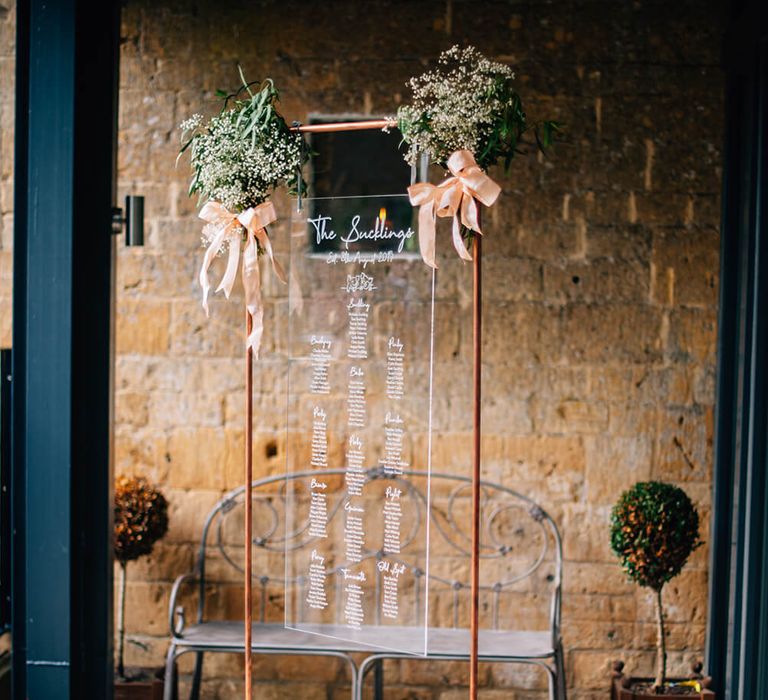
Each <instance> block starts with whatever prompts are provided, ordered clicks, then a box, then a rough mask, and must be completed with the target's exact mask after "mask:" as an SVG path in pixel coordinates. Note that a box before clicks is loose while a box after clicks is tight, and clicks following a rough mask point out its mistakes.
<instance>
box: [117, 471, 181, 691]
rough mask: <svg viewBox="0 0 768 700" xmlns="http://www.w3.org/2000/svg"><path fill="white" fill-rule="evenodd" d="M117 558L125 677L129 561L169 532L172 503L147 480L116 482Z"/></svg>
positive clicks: (120, 667) (120, 669) (119, 665)
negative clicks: (169, 505)
mask: <svg viewBox="0 0 768 700" xmlns="http://www.w3.org/2000/svg"><path fill="white" fill-rule="evenodd" d="M114 508H115V524H114V541H113V544H114V550H115V559H117V561H118V562H119V564H120V600H119V608H118V621H117V631H118V647H117V674H118V677H120V678H122V679H124V678H125V665H124V662H123V656H124V648H125V577H126V567H127V565H128V562H129V561H133V560H134V559H138V558H139V557H143V556H145V555H147V554H151V553H152V548H153V547H154V546H155V543H156V542H157V541H158V540H159V539H161V538H162V537H164V536H165V533H166V532H168V501H166V500H165V496H163V494H162V493H160V491H158V490H157V489H156V488H154V487H153V486H152V485H151V484H150V483H149V482H148V481H147V480H146V479H144V478H143V477H129V476H119V477H118V478H117V479H116V480H115V499H114Z"/></svg>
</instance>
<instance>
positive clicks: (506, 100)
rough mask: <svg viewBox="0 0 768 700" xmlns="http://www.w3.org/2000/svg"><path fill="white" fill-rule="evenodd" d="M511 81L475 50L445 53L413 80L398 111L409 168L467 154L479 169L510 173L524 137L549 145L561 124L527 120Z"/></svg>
mask: <svg viewBox="0 0 768 700" xmlns="http://www.w3.org/2000/svg"><path fill="white" fill-rule="evenodd" d="M514 78H515V74H514V73H513V72H512V69H511V68H510V67H509V66H506V65H504V64H502V63H495V62H493V61H490V60H488V59H487V58H485V56H483V55H482V54H481V53H480V52H479V51H478V50H477V49H476V48H474V47H473V46H468V47H466V48H463V49H462V48H459V47H458V46H454V47H453V48H451V49H448V50H447V51H444V52H443V53H442V54H441V55H440V58H439V59H438V67H437V68H436V69H434V70H431V71H428V72H426V73H424V74H422V75H420V76H417V77H415V78H411V80H410V81H409V82H408V86H409V87H410V88H411V90H412V91H413V102H412V103H411V104H409V105H404V106H402V107H400V109H399V110H398V113H397V117H398V126H399V128H400V131H401V132H402V135H403V140H404V141H405V142H406V143H407V144H408V150H407V152H406V155H405V159H406V161H408V162H409V163H410V164H412V165H413V164H415V163H416V160H417V158H418V155H419V154H420V153H427V154H429V157H430V159H431V160H432V161H433V162H437V163H439V164H441V165H445V162H446V161H447V160H448V158H449V156H450V155H451V154H452V153H453V152H455V151H458V150H461V149H466V150H468V151H471V152H472V154H473V155H474V156H475V160H476V161H477V164H478V165H479V166H480V167H481V168H482V169H483V170H487V169H488V168H489V167H490V166H491V165H494V164H496V163H497V162H499V160H503V162H504V165H505V167H506V168H508V167H509V165H510V162H511V161H512V158H513V157H514V155H515V153H518V152H519V148H520V146H521V144H522V143H523V135H524V134H525V133H526V132H529V131H533V134H534V137H535V140H536V143H537V145H538V147H539V148H541V149H542V150H543V149H544V148H546V147H547V146H548V145H550V143H551V142H552V139H553V137H554V135H555V133H556V132H557V131H559V130H560V125H559V124H558V123H557V122H554V121H544V122H541V123H533V124H532V123H529V122H528V121H527V119H526V116H525V112H524V111H523V105H522V101H521V99H520V96H519V95H518V94H517V92H516V91H515V89H514V88H513V81H514Z"/></svg>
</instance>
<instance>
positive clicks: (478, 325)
mask: <svg viewBox="0 0 768 700" xmlns="http://www.w3.org/2000/svg"><path fill="white" fill-rule="evenodd" d="M477 218H478V221H479V219H480V212H479V211H478V215H477ZM472 243H473V245H472V267H473V272H474V284H473V285H472V384H473V387H472V388H473V396H472V401H473V416H472V588H471V596H472V601H471V606H470V619H469V633H470V639H471V642H470V648H469V697H470V700H477V685H478V683H477V670H478V669H477V638H478V607H479V602H480V420H481V416H482V410H481V408H482V407H481V397H480V390H481V384H482V352H483V348H482V313H483V298H482V297H483V284H482V282H483V279H482V265H481V260H480V234H478V233H475V235H474V236H473V238H472Z"/></svg>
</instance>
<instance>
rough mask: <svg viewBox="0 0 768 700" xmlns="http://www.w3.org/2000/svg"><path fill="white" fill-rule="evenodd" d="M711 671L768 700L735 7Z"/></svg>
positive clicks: (762, 281) (747, 92)
mask: <svg viewBox="0 0 768 700" xmlns="http://www.w3.org/2000/svg"><path fill="white" fill-rule="evenodd" d="M724 64H725V69H726V96H725V98H726V99H725V105H726V115H725V116H726V120H725V154H724V168H723V215H722V226H721V232H722V240H721V256H720V309H719V320H718V377H717V398H716V402H715V403H716V434H715V465H714V490H713V519H712V537H711V540H712V542H711V560H710V594H709V617H708V633H707V665H708V671H709V673H710V674H711V675H712V676H713V678H714V684H715V690H716V691H717V694H718V697H723V698H726V699H728V700H740V699H741V698H765V697H768V682H767V681H768V678H767V677H766V673H768V668H767V667H766V663H765V659H766V658H767V657H766V654H767V653H768V619H767V615H768V604H767V601H766V594H768V568H767V567H768V509H767V508H766V502H767V501H768V481H767V480H766V466H767V464H766V455H767V451H766V449H767V447H768V444H767V440H768V420H767V417H768V412H767V410H768V404H767V402H766V399H768V395H767V394H768V230H767V229H768V226H767V224H766V222H767V219H766V217H767V216H768V10H767V9H766V7H765V2H764V1H762V0H761V1H760V2H757V1H753V0H749V1H747V2H735V3H732V17H731V22H730V26H729V29H728V32H727V34H726V38H725V43H724Z"/></svg>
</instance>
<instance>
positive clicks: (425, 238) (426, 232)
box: [419, 202, 437, 269]
mask: <svg viewBox="0 0 768 700" xmlns="http://www.w3.org/2000/svg"><path fill="white" fill-rule="evenodd" d="M419 251H420V252H421V257H422V259H423V260H424V262H425V263H426V264H427V265H429V266H430V267H432V268H435V269H437V263H436V262H435V203H434V202H429V203H428V204H423V205H422V206H421V207H420V209H419Z"/></svg>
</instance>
